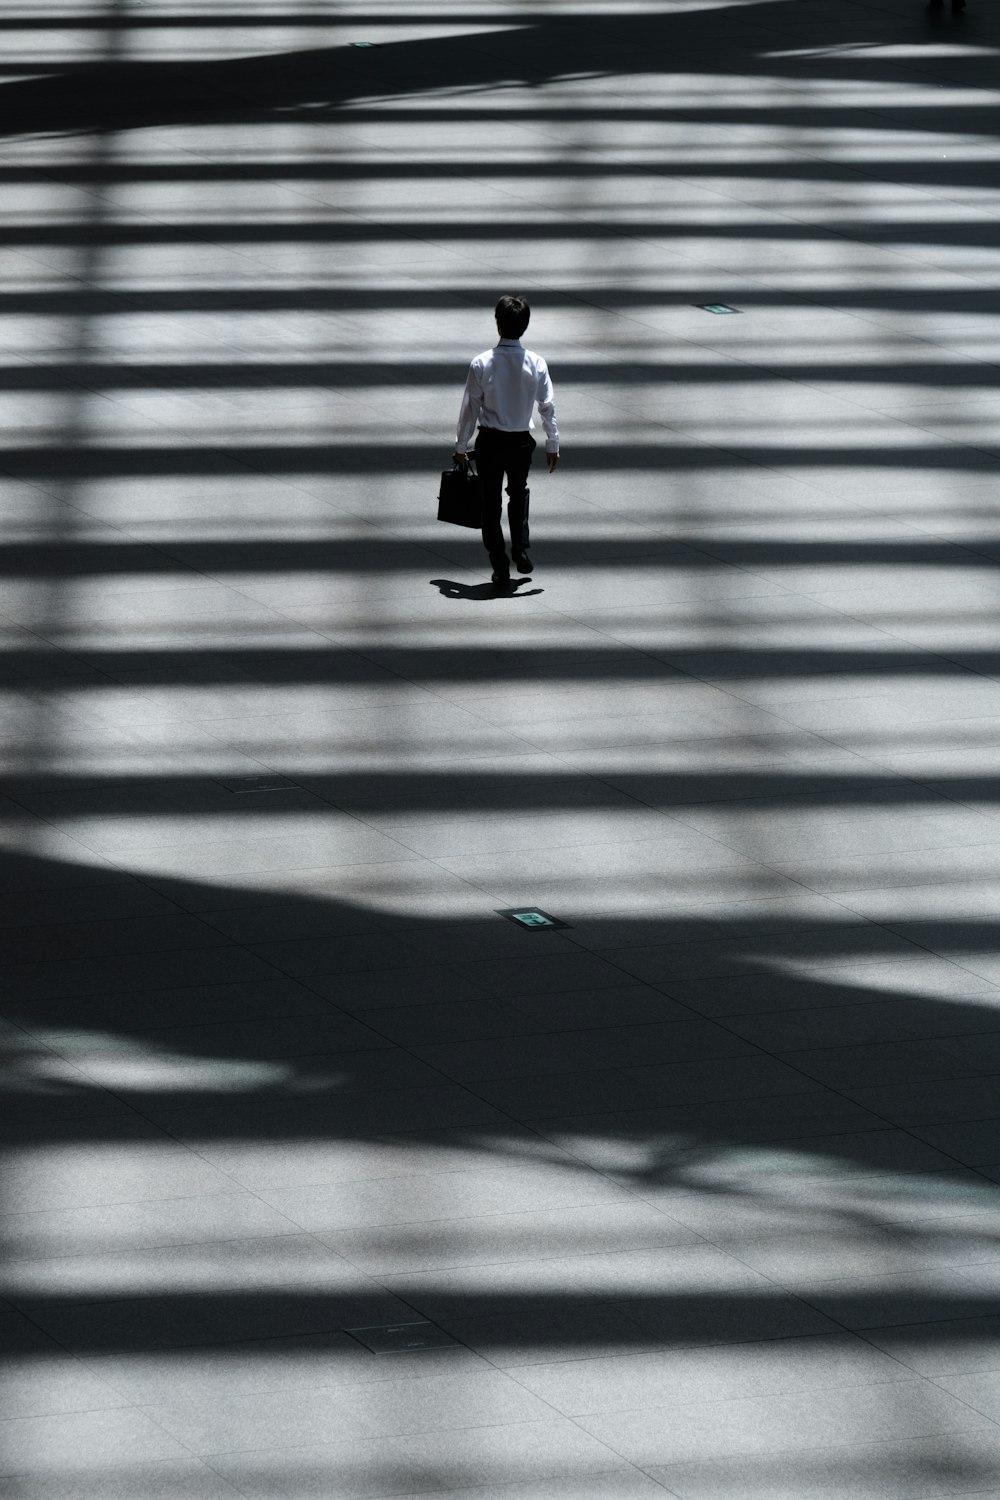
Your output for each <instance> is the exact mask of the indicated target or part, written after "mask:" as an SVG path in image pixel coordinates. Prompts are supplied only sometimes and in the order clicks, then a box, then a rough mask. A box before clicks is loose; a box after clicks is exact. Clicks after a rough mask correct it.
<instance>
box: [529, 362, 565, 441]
mask: <svg viewBox="0 0 1000 1500" xmlns="http://www.w3.org/2000/svg"><path fill="white" fill-rule="evenodd" d="M535 400H536V401H537V402H538V415H539V416H540V417H541V419H542V426H543V427H544V428H545V451H546V453H558V452H559V428H558V427H557V426H556V402H555V394H554V392H553V390H552V381H551V379H550V377H549V367H548V365H547V364H546V363H545V361H544V359H540V360H539V361H538V373H537V376H536V380H535Z"/></svg>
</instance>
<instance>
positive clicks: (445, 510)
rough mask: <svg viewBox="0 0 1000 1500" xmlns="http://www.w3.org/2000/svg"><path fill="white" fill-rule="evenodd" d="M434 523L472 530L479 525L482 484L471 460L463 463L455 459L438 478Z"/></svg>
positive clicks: (480, 520)
mask: <svg viewBox="0 0 1000 1500" xmlns="http://www.w3.org/2000/svg"><path fill="white" fill-rule="evenodd" d="M438 520H439V521H450V523H451V524H452V526H471V527H472V528H473V529H474V530H476V531H481V530H482V525H483V481H482V480H481V479H480V477H479V475H478V474H477V473H476V465H475V461H474V460H473V459H471V458H470V459H467V460H466V461H465V463H460V462H459V460H458V459H456V460H455V462H454V464H452V466H451V468H450V469H445V470H444V472H443V474H442V475H441V488H440V489H439V490H438Z"/></svg>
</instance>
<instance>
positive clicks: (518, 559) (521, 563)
mask: <svg viewBox="0 0 1000 1500" xmlns="http://www.w3.org/2000/svg"><path fill="white" fill-rule="evenodd" d="M514 566H515V568H516V569H517V571H518V572H519V573H530V572H531V570H532V568H533V567H534V566H535V565H534V563H533V562H532V561H531V558H530V557H529V556H528V554H527V552H515V553H514Z"/></svg>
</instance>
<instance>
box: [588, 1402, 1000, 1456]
mask: <svg viewBox="0 0 1000 1500" xmlns="http://www.w3.org/2000/svg"><path fill="white" fill-rule="evenodd" d="M667 1412H669V1414H670V1419H669V1422H668V1421H666V1420H665V1417H666V1414H667ZM578 1420H579V1421H580V1425H581V1426H582V1427H583V1429H584V1431H585V1432H590V1433H591V1434H592V1435H593V1436H594V1437H596V1438H598V1439H599V1440H601V1441H602V1442H606V1443H608V1444H609V1446H612V1447H614V1449H615V1450H616V1451H617V1452H618V1453H620V1454H621V1455H622V1457H623V1458H627V1459H629V1460H630V1461H631V1462H632V1463H635V1464H638V1465H639V1466H640V1467H642V1468H646V1469H648V1468H651V1467H653V1466H654V1465H655V1466H659V1465H661V1464H662V1465H668V1464H673V1463H681V1462H684V1461H685V1460H691V1459H695V1458H697V1457H699V1456H707V1455H709V1454H710V1455H712V1456H713V1457H722V1456H723V1455H727V1456H728V1457H729V1458H730V1460H734V1459H736V1458H742V1456H743V1455H751V1456H752V1455H759V1454H769V1455H775V1454H779V1453H782V1452H786V1453H787V1452H796V1451H802V1450H808V1449H810V1448H815V1447H826V1448H827V1449H829V1450H832V1451H833V1453H836V1452H837V1451H838V1450H839V1451H844V1450H847V1451H848V1452H849V1451H850V1450H851V1449H852V1448H855V1447H857V1446H860V1445H861V1444H864V1443H866V1442H869V1443H871V1442H875V1441H877V1440H879V1439H883V1440H893V1439H895V1440H899V1439H901V1438H907V1437H917V1438H919V1437H929V1436H931V1435H932V1434H937V1435H943V1434H945V1433H947V1434H954V1435H956V1436H955V1441H957V1442H961V1441H962V1439H963V1437H964V1434H965V1433H966V1432H970V1433H971V1434H972V1435H973V1436H975V1435H976V1434H977V1433H978V1432H989V1431H990V1427H991V1425H992V1424H988V1423H987V1422H986V1421H985V1419H984V1418H982V1417H977V1415H976V1413H974V1412H973V1411H972V1410H971V1409H970V1408H969V1407H968V1406H966V1405H964V1404H963V1403H962V1402H961V1401H959V1400H958V1399H956V1398H955V1397H952V1396H950V1395H948V1394H947V1393H946V1392H945V1391H942V1390H938V1389H936V1388H935V1387H934V1386H931V1385H928V1384H927V1383H926V1382H924V1381H920V1380H912V1381H896V1382H893V1383H892V1384H889V1385H881V1386H862V1387H861V1388H860V1389H857V1388H850V1387H839V1388H837V1389H829V1388H828V1389H825V1390H821V1391H803V1392H799V1393H792V1394H787V1395H775V1396H760V1397H743V1398H739V1399H734V1400H730V1401H725V1402H705V1403H700V1402H692V1403H689V1404H687V1405H684V1406H677V1405H672V1406H670V1407H662V1406H660V1407H644V1408H641V1409H636V1410H633V1411H630V1412H622V1413H615V1414H607V1415H603V1416H593V1417H584V1418H580V1419H578ZM990 1435H991V1436H992V1433H991V1434H990Z"/></svg>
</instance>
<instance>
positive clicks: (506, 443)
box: [476, 427, 535, 573]
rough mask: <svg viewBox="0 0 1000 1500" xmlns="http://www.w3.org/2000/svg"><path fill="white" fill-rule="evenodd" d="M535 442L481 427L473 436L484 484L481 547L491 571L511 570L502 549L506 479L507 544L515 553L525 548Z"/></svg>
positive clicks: (525, 436)
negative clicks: (530, 474)
mask: <svg viewBox="0 0 1000 1500" xmlns="http://www.w3.org/2000/svg"><path fill="white" fill-rule="evenodd" d="M534 451H535V440H534V438H533V437H532V436H531V433H530V432H500V431H498V429H497V428H495V427H480V429H479V433H478V436H477V437H476V468H477V469H478V471H479V477H480V479H481V480H482V481H483V546H484V547H485V548H486V550H487V552H488V553H489V554H490V562H491V563H492V564H493V568H494V571H499V572H501V573H502V572H504V571H506V570H507V569H508V568H509V567H510V563H509V561H508V558H507V548H506V547H505V546H504V539H503V529H502V526H501V522H502V517H503V493H502V491H503V481H504V476H505V475H506V478H507V495H508V497H509V498H508V501H507V524H508V526H509V527H510V544H511V547H512V549H513V550H514V551H515V552H526V551H527V548H528V506H527V491H528V470H529V469H530V468H531V455H532V454H533V453H534Z"/></svg>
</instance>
